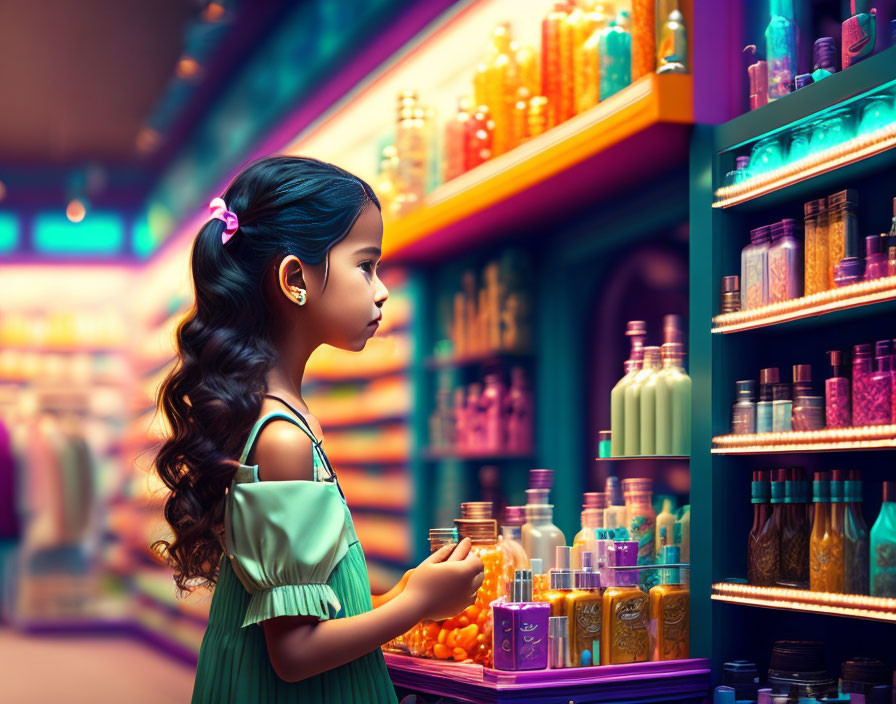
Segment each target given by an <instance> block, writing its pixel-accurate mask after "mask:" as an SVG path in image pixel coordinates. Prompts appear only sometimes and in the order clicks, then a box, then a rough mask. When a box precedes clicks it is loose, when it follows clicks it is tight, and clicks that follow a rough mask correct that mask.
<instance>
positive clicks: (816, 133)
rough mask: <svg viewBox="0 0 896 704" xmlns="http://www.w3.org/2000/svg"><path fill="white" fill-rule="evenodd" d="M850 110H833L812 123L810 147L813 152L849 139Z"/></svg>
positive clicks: (851, 133)
mask: <svg viewBox="0 0 896 704" xmlns="http://www.w3.org/2000/svg"><path fill="white" fill-rule="evenodd" d="M852 136H853V132H852V128H851V126H850V111H849V109H847V108H842V109H840V110H834V111H833V112H832V113H831V114H830V115H828V116H827V117H825V118H823V119H821V120H819V121H818V122H816V123H814V124H813V129H812V137H811V138H810V147H811V150H812V153H813V154H818V153H819V152H822V151H824V150H825V149H830V148H831V147H835V146H837V145H838V144H843V142H845V141H847V140H849V139H851V138H852Z"/></svg>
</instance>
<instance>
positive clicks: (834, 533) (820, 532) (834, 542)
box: [809, 472, 843, 592]
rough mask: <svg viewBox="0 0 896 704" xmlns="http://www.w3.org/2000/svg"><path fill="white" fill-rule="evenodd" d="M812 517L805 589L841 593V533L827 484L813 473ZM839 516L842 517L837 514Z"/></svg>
mask: <svg viewBox="0 0 896 704" xmlns="http://www.w3.org/2000/svg"><path fill="white" fill-rule="evenodd" d="M812 489H813V492H812V493H813V502H814V504H815V515H814V518H813V520H812V534H811V536H810V538H809V588H810V589H811V590H812V591H814V592H841V591H843V530H842V525H837V524H836V521H837V518H838V513H837V511H834V510H833V504H832V503H831V482H830V480H829V479H828V475H827V473H826V472H816V473H815V477H814V480H813V482H812ZM840 515H842V514H840Z"/></svg>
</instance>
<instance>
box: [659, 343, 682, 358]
mask: <svg viewBox="0 0 896 704" xmlns="http://www.w3.org/2000/svg"><path fill="white" fill-rule="evenodd" d="M661 355H662V357H663V359H670V360H671V359H683V358H684V345H683V344H682V343H680V342H666V343H665V344H663V345H662V347H661Z"/></svg>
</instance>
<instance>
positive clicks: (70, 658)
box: [0, 628, 194, 704]
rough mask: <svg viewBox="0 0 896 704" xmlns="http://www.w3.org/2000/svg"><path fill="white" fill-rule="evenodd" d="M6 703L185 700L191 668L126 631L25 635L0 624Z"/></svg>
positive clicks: (0, 688)
mask: <svg viewBox="0 0 896 704" xmlns="http://www.w3.org/2000/svg"><path fill="white" fill-rule="evenodd" d="M0 662H2V663H3V665H2V667H0V672H2V673H3V675H2V684H0V700H2V701H3V702H4V703H5V704H46V702H68V704H87V703H88V702H90V704H107V703H108V704H113V703H114V704H120V703H121V702H128V704H144V703H146V704H150V703H151V704H168V703H169V702H172V703H175V702H177V703H180V702H189V701H190V694H191V693H192V690H193V674H194V670H193V668H192V667H189V666H187V665H185V664H183V663H180V662H178V661H176V660H173V659H171V658H168V657H166V656H165V655H163V654H161V653H160V652H159V651H158V650H157V649H154V648H151V647H149V646H147V645H144V644H143V643H141V642H140V641H138V640H135V639H131V638H125V637H119V636H115V637H112V636H110V637H97V636H81V635H78V636H24V635H22V634H20V633H17V632H15V631H12V630H10V629H8V628H0Z"/></svg>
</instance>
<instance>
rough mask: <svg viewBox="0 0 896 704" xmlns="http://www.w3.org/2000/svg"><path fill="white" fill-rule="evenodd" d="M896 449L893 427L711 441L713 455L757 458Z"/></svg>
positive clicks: (732, 436) (780, 434)
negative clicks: (809, 453) (798, 453)
mask: <svg viewBox="0 0 896 704" xmlns="http://www.w3.org/2000/svg"><path fill="white" fill-rule="evenodd" d="M893 447H896V425H868V426H864V427H861V428H836V429H830V430H812V431H791V432H789V433H756V434H753V435H720V436H718V437H715V438H713V449H712V452H713V454H717V455H757V454H777V453H781V452H834V451H856V450H879V449H887V448H893Z"/></svg>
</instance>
